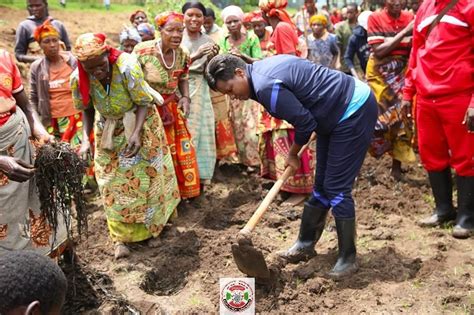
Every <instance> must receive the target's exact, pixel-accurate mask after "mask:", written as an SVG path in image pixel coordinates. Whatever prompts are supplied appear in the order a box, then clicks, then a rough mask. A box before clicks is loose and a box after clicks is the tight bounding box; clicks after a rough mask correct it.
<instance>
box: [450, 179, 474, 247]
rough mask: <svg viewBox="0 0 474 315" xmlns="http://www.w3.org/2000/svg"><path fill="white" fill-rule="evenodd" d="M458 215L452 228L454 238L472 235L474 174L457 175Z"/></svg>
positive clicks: (473, 228) (473, 225)
mask: <svg viewBox="0 0 474 315" xmlns="http://www.w3.org/2000/svg"><path fill="white" fill-rule="evenodd" d="M456 183H457V186H458V216H457V218H456V225H455V226H454V228H453V236H454V237H456V238H468V237H470V236H471V235H474V176H469V177H468V176H457V177H456Z"/></svg>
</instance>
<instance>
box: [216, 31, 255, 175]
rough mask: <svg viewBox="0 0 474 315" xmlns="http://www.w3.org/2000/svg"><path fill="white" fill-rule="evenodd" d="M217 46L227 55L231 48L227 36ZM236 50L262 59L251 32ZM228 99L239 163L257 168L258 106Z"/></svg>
mask: <svg viewBox="0 0 474 315" xmlns="http://www.w3.org/2000/svg"><path fill="white" fill-rule="evenodd" d="M219 46H220V48H221V52H222V53H228V52H229V51H230V50H231V49H232V48H233V46H232V44H231V43H230V41H229V36H226V37H224V38H223V39H222V40H221V42H220V43H219ZM237 48H238V49H239V51H240V52H241V53H243V54H246V55H247V56H249V57H252V58H258V59H261V58H262V50H261V49H260V41H259V39H258V37H257V35H255V34H254V33H253V32H247V34H246V39H245V41H244V42H243V43H242V44H240V46H239V47H237ZM228 99H229V105H230V114H231V121H232V126H233V129H234V137H235V142H236V144H237V149H238V154H239V160H240V163H242V164H245V165H247V166H259V165H260V158H259V155H258V138H259V137H258V130H257V124H258V115H259V112H260V105H259V104H258V103H257V102H255V101H253V100H246V101H241V100H231V99H230V98H228Z"/></svg>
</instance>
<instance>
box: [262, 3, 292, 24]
mask: <svg viewBox="0 0 474 315" xmlns="http://www.w3.org/2000/svg"><path fill="white" fill-rule="evenodd" d="M287 5H288V1H287V0H260V1H259V3H258V6H259V7H260V9H261V10H262V12H265V14H266V15H267V16H268V17H277V18H279V19H280V20H281V21H283V22H286V23H289V24H291V25H292V26H293V27H294V28H295V29H296V26H295V24H294V23H293V21H292V20H291V17H290V15H289V14H288V12H287V11H286V10H285V8H286V6H287Z"/></svg>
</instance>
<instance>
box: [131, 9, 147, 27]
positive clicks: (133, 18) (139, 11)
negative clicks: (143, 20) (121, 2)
mask: <svg viewBox="0 0 474 315" xmlns="http://www.w3.org/2000/svg"><path fill="white" fill-rule="evenodd" d="M138 13H143V14H145V17H146V12H145V11H143V10H137V11H135V12H133V13H132V15H130V23H132V24H133V22H135V17H136V16H137V14H138Z"/></svg>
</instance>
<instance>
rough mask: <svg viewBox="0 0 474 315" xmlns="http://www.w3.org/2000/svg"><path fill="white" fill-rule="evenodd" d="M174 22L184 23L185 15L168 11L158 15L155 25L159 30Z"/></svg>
mask: <svg viewBox="0 0 474 315" xmlns="http://www.w3.org/2000/svg"><path fill="white" fill-rule="evenodd" d="M172 21H178V22H181V23H182V22H183V21H184V15H183V14H181V13H178V12H174V11H168V12H163V13H161V14H158V15H157V16H156V17H155V24H156V27H157V28H161V27H163V26H165V25H166V23H168V22H172Z"/></svg>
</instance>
